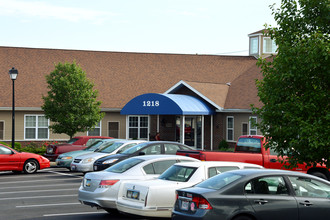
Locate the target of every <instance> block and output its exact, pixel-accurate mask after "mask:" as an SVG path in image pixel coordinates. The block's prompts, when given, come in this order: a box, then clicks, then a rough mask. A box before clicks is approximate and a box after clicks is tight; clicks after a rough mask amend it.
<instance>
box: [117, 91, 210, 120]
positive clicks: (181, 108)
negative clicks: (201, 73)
mask: <svg viewBox="0 0 330 220" xmlns="http://www.w3.org/2000/svg"><path fill="white" fill-rule="evenodd" d="M120 114H122V115H211V114H214V110H212V109H211V108H210V107H209V106H208V105H207V104H206V103H204V102H203V101H202V100H199V99H197V98H196V97H193V96H188V95H179V94H156V93H148V94H143V95H140V96H137V97H135V98H133V99H132V100H131V101H129V102H128V103H127V104H126V105H125V106H124V108H123V109H122V110H121V111H120Z"/></svg>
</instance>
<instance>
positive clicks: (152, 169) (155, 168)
mask: <svg viewBox="0 0 330 220" xmlns="http://www.w3.org/2000/svg"><path fill="white" fill-rule="evenodd" d="M176 162H177V161H176V160H164V161H157V162H154V163H151V164H148V165H146V166H144V167H143V170H144V171H145V172H146V174H162V173H163V172H164V171H165V170H167V168H169V167H170V166H172V165H173V164H175V163H176Z"/></svg>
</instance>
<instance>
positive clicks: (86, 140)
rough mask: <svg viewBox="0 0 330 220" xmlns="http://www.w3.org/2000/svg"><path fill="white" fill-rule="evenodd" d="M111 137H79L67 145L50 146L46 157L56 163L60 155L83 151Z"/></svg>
mask: <svg viewBox="0 0 330 220" xmlns="http://www.w3.org/2000/svg"><path fill="white" fill-rule="evenodd" d="M109 138H111V137H103V136H77V137H74V138H72V139H70V140H69V141H67V142H66V143H63V144H50V145H48V146H47V148H46V153H45V154H44V156H45V157H46V158H48V159H49V160H50V161H52V162H55V161H56V159H57V157H58V155H60V154H63V153H66V152H70V151H76V150H83V149H85V148H86V147H89V146H90V145H92V144H93V143H94V142H96V141H98V140H101V139H109Z"/></svg>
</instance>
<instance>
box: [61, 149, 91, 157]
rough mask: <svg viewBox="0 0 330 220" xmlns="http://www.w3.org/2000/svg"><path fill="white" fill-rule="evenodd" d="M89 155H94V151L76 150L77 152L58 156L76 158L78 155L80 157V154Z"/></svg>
mask: <svg viewBox="0 0 330 220" xmlns="http://www.w3.org/2000/svg"><path fill="white" fill-rule="evenodd" d="M91 153H94V151H89V150H77V151H70V152H66V153H64V154H60V155H59V156H61V157H63V156H78V155H82V154H91Z"/></svg>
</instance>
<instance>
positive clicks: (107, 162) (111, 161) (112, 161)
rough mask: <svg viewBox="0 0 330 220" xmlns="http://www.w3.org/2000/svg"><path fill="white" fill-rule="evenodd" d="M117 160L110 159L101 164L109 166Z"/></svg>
mask: <svg viewBox="0 0 330 220" xmlns="http://www.w3.org/2000/svg"><path fill="white" fill-rule="evenodd" d="M117 160H118V159H111V160H106V161H104V162H103V163H102V164H110V163H114V162H116V161H117Z"/></svg>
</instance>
